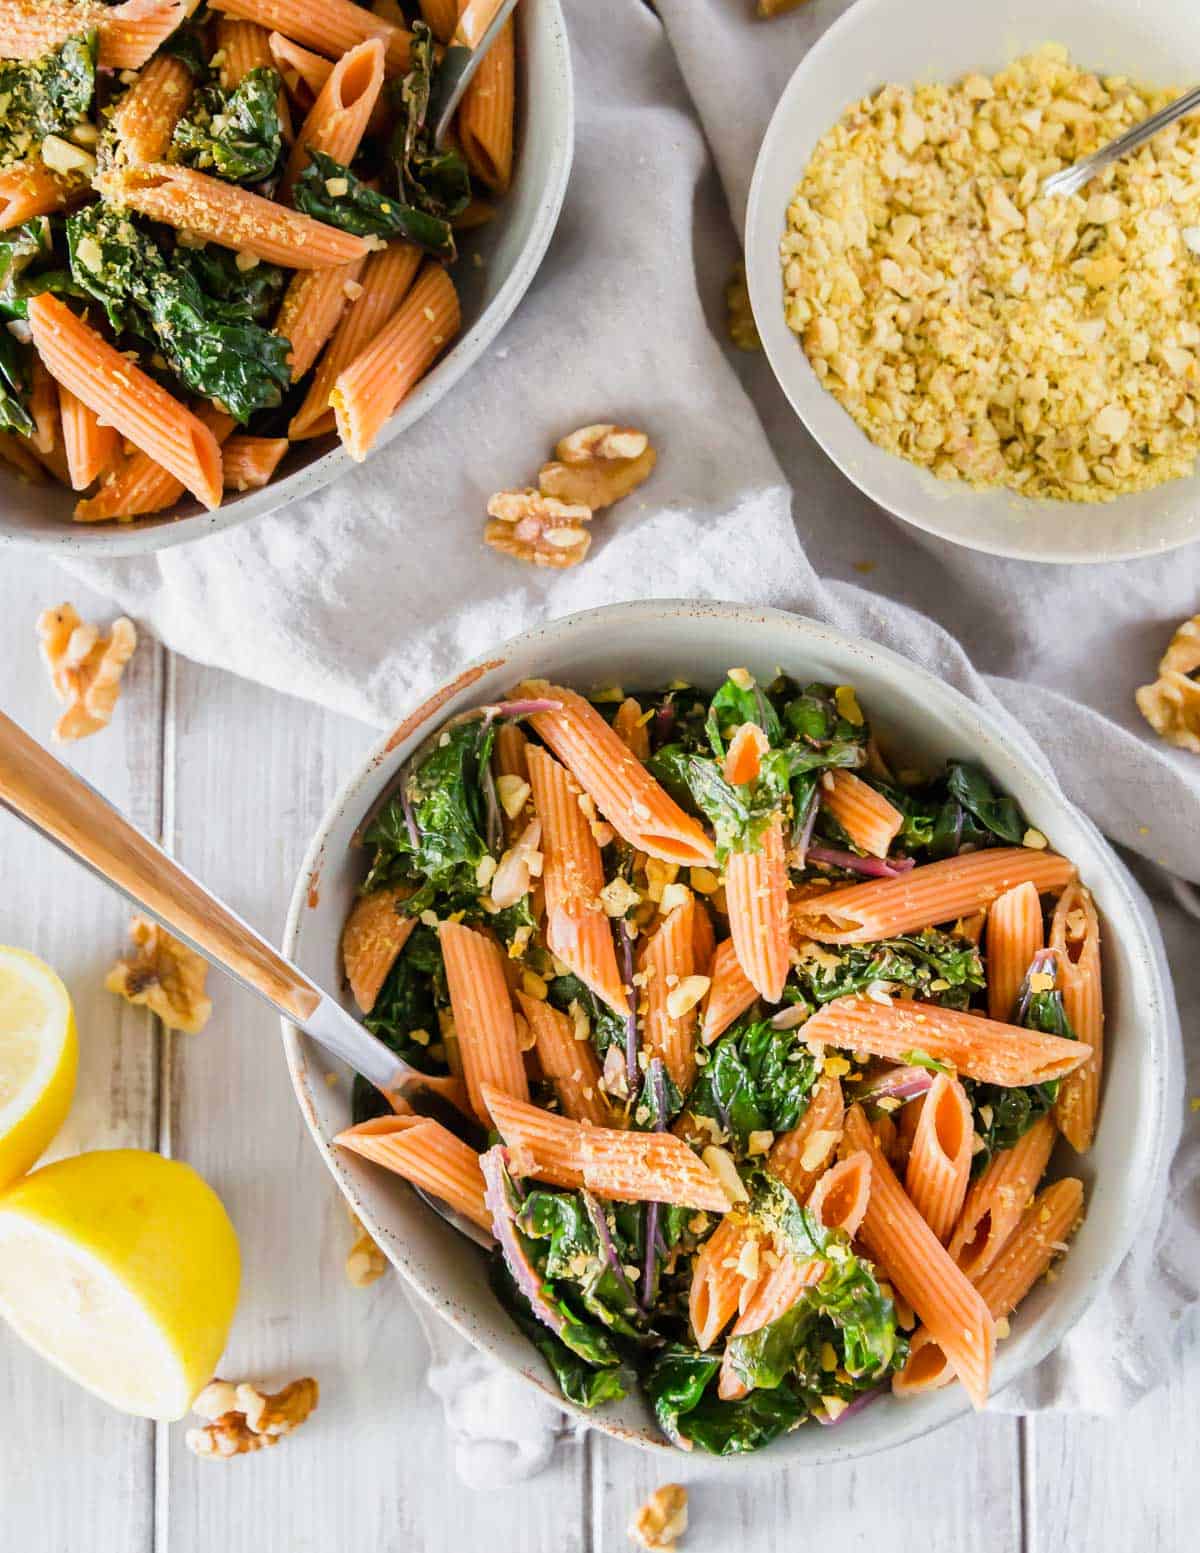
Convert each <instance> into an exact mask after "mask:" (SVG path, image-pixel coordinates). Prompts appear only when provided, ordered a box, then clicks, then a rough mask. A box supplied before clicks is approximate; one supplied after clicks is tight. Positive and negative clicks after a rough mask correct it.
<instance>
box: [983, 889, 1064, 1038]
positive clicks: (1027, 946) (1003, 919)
mask: <svg viewBox="0 0 1200 1553" xmlns="http://www.w3.org/2000/svg"><path fill="white" fill-rule="evenodd" d="M1072 889H1074V886H1073V885H1068V886H1067V890H1066V891H1065V892H1064V896H1063V898H1064V899H1065V897H1066V895H1067V894H1069V893H1070V891H1071V890H1072ZM1043 942H1044V935H1043V928H1042V903H1041V901H1040V900H1039V899H1038V892H1037V887H1036V885H1033V884H1030V883H1029V882H1028V881H1027V882H1026V883H1025V884H1019V885H1017V887H1016V889H1014V890H1005V892H1004V894H1003V895H1001V896H999V897H998V898H997V899H996V901H995V902H994V903H993V905H992V909H991V910H990V911H989V912H988V919H987V980H988V1013H989V1014H990V1015H991V1016H992V1018H993V1019H1005V1020H1007V1019H1011V1018H1012V1016H1013V1011H1014V1010H1015V1008H1016V1006H1017V994H1018V993H1019V992H1020V990H1021V983H1022V982H1023V981H1024V980H1025V973H1026V972H1027V971H1028V970H1029V967H1030V965H1031V964H1032V962H1033V957H1034V955H1035V954H1036V953H1037V952H1038V950H1039V949H1040V948H1041V947H1042V944H1043Z"/></svg>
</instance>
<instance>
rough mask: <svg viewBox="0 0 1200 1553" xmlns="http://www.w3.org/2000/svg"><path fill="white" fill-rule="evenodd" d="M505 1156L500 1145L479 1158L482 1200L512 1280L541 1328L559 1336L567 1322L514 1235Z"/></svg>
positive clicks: (514, 1219)
mask: <svg viewBox="0 0 1200 1553" xmlns="http://www.w3.org/2000/svg"><path fill="white" fill-rule="evenodd" d="M508 1157H509V1156H508V1150H507V1149H506V1148H504V1147H503V1146H502V1145H501V1144H499V1143H498V1144H496V1146H495V1147H494V1148H490V1149H488V1151H487V1153H486V1154H481V1155H480V1156H479V1168H480V1169H481V1170H482V1171H483V1179H484V1182H485V1184H486V1190H485V1191H484V1194H483V1200H484V1202H485V1203H486V1204H487V1206H488V1210H489V1211H490V1213H491V1215H492V1231H493V1233H494V1234H495V1236H496V1240H497V1242H498V1243H499V1246H500V1250H501V1251H502V1252H503V1253H504V1260H505V1262H506V1263H507V1264H508V1270H509V1272H510V1273H511V1274H512V1275H513V1281H514V1282H515V1283H516V1285H517V1288H518V1289H520V1291H521V1293H522V1294H523V1295H524V1296H525V1298H526V1299H527V1300H528V1301H529V1304H530V1307H531V1309H532V1310H533V1313H534V1315H535V1316H536V1317H537V1318H538V1320H539V1321H540V1322H541V1323H542V1325H543V1326H547V1327H549V1328H550V1330H551V1331H552V1332H553V1333H554V1334H555V1335H556V1336H560V1337H561V1335H562V1332H563V1328H564V1327H565V1326H566V1321H565V1320H564V1319H563V1317H562V1316H561V1315H560V1314H559V1313H558V1311H556V1310H555V1309H554V1307H553V1305H551V1304H550V1303H549V1301H548V1300H547V1299H546V1297H545V1295H544V1294H543V1293H542V1280H541V1277H540V1275H539V1273H538V1270H537V1268H536V1267H534V1265H533V1263H532V1261H531V1260H530V1258H529V1253H528V1252H527V1251H526V1249H525V1247H524V1246H523V1245H522V1244H521V1237H520V1235H519V1234H518V1233H517V1226H516V1214H515V1210H514V1208H513V1205H512V1202H511V1201H510V1199H509V1193H508V1183H507V1181H506V1177H507V1174H508Z"/></svg>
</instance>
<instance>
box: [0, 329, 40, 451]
mask: <svg viewBox="0 0 1200 1553" xmlns="http://www.w3.org/2000/svg"><path fill="white" fill-rule="evenodd" d="M32 386H33V353H32V350H31V348H30V347H29V346H28V345H22V344H21V343H20V341H19V340H15V339H14V338H13V337H12V335H11V334H10V333H9V332H8V330H7V329H5V328H3V327H2V326H0V431H19V432H21V433H22V434H23V435H24V436H26V437H28V436H30V435H31V434H32V432H33V429H34V428H33V416H32V415H30V413H29V391H30V389H31V388H32Z"/></svg>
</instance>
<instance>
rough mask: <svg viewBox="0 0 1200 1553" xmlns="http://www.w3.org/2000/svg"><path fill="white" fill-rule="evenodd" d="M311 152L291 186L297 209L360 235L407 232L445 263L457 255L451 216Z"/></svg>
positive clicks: (407, 236) (402, 234)
mask: <svg viewBox="0 0 1200 1553" xmlns="http://www.w3.org/2000/svg"><path fill="white" fill-rule="evenodd" d="M309 155H310V157H311V161H310V162H309V164H308V166H307V167H306V168H305V169H304V171H303V172H302V173H301V174H300V176H299V178H297V179H296V182H295V185H294V187H293V189H292V199H293V200H294V202H295V206H296V209H297V210H300V211H303V213H304V214H305V215H306V216H312V217H314V218H315V219H316V220H317V221H325V222H327V223H328V224H329V225H330V226H336V227H339V228H340V229H341V230H342V231H343V232H353V233H354V234H355V236H356V237H385V238H386V237H403V238H404V239H406V241H408V242H410V243H415V244H416V245H417V247H418V248H423V249H424V250H425V251H426V253H431V254H433V255H434V257H435V258H438V259H444V260H445V261H446V262H447V263H450V262H451V261H452V260H453V259H454V257H455V247H454V234H453V233H452V232H451V230H450V224H449V222H447V221H443V220H441V219H440V218H439V217H437V216H430V215H427V214H426V212H425V211H423V210H417V209H416V208H415V207H414V206H412V205H406V204H405V203H404V201H403V200H401V199H400V198H399V197H398V196H397V195H395V194H381V193H380V192H379V191H378V190H377V189H369V188H368V187H367V185H366V184H365V183H364V182H363V181H362V179H361V178H358V177H356V176H355V174H354V173H352V172H351V171H350V169H349V168H348V167H343V166H342V164H341V163H340V162H335V161H334V159H333V157H331V156H326V155H325V153H324V152H323V151H310V152H309Z"/></svg>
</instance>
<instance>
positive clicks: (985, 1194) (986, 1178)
mask: <svg viewBox="0 0 1200 1553" xmlns="http://www.w3.org/2000/svg"><path fill="white" fill-rule="evenodd" d="M1056 1136H1057V1134H1056V1131H1055V1127H1054V1121H1053V1118H1052V1117H1049V1116H1043V1117H1041V1118H1040V1120H1038V1121H1036V1122H1035V1123H1034V1124H1033V1126H1032V1127H1031V1128H1030V1129H1029V1131H1028V1132H1026V1133H1025V1134H1024V1135H1023V1136H1022V1137H1020V1138H1018V1139H1017V1141H1016V1143H1015V1144H1014V1145H1013V1147H1012V1148H1011V1149H1004V1150H1003V1151H1002V1152H1001V1153H999V1154H997V1155H996V1157H995V1158H994V1159H993V1160H992V1161H991V1163H990V1164H989V1165H988V1167H987V1169H986V1170H985V1171H984V1172H983V1174H982V1175H981V1176H980V1177H979V1178H978V1180H976V1181H973V1182H972V1183H971V1186H970V1188H969V1189H968V1191H967V1197H966V1201H965V1202H964V1203H963V1210H962V1213H961V1214H960V1215H959V1219H958V1223H957V1224H956V1225H955V1226H954V1233H953V1234H952V1235H951V1237H950V1243H949V1245H948V1246H947V1248H946V1249H947V1250H948V1251H949V1253H950V1255H951V1257H952V1258H953V1259H954V1261H955V1262H957V1263H958V1265H959V1267H961V1268H962V1270H963V1272H965V1273H966V1275H967V1277H968V1278H978V1277H979V1276H980V1275H981V1274H982V1273H985V1272H986V1271H987V1270H988V1268H989V1267H990V1266H991V1265H992V1263H993V1262H994V1261H995V1260H996V1258H997V1257H998V1256H999V1255H1000V1253H1001V1251H1003V1249H1004V1246H1005V1242H1006V1241H1007V1240H1008V1237H1009V1236H1010V1235H1011V1234H1012V1232H1013V1230H1014V1229H1015V1228H1016V1225H1017V1222H1018V1221H1019V1219H1020V1217H1021V1214H1022V1212H1023V1211H1024V1209H1025V1204H1026V1203H1027V1202H1028V1201H1029V1199H1030V1197H1031V1196H1032V1195H1033V1193H1034V1191H1035V1190H1036V1189H1037V1184H1038V1182H1039V1181H1040V1180H1041V1179H1042V1176H1043V1174H1044V1173H1045V1170H1046V1166H1047V1164H1048V1163H1049V1161H1050V1155H1051V1152H1052V1151H1053V1149H1054V1139H1055V1137H1056Z"/></svg>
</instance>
